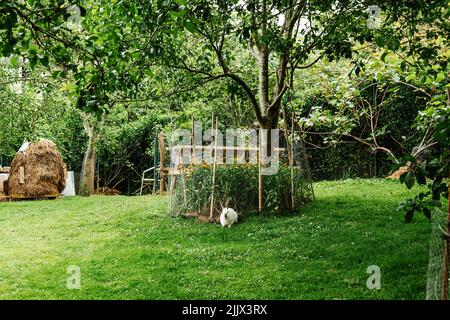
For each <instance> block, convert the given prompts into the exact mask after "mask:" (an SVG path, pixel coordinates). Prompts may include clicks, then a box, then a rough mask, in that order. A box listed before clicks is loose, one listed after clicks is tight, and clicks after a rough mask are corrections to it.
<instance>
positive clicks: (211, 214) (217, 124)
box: [209, 114, 219, 220]
mask: <svg viewBox="0 0 450 320" xmlns="http://www.w3.org/2000/svg"><path fill="white" fill-rule="evenodd" d="M213 116H214V114H213ZM213 128H214V125H213ZM218 131H219V120H218V119H216V134H215V135H214V151H213V152H214V158H213V176H212V186H211V207H210V209H209V219H210V220H212V219H213V213H214V192H215V189H216V155H217V135H218Z"/></svg>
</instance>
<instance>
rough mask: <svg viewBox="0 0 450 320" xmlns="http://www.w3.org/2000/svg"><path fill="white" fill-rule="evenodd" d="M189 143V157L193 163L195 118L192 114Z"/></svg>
mask: <svg viewBox="0 0 450 320" xmlns="http://www.w3.org/2000/svg"><path fill="white" fill-rule="evenodd" d="M191 145H192V150H191V159H190V163H191V164H193V163H195V152H194V151H195V118H194V116H192V127H191Z"/></svg>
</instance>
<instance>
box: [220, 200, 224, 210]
mask: <svg viewBox="0 0 450 320" xmlns="http://www.w3.org/2000/svg"><path fill="white" fill-rule="evenodd" d="M220 207H221V208H222V210H223V209H224V208H223V204H222V202H220Z"/></svg>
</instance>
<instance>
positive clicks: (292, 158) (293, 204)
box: [287, 115, 295, 210]
mask: <svg viewBox="0 0 450 320" xmlns="http://www.w3.org/2000/svg"><path fill="white" fill-rule="evenodd" d="M291 118H292V119H291V137H292V141H291V143H290V149H291V156H290V157H289V166H290V167H291V201H292V203H291V205H292V210H294V209H295V185H294V115H292V116H291ZM287 147H288V148H289V143H288V145H287Z"/></svg>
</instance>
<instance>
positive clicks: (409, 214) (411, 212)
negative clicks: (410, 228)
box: [405, 209, 414, 223]
mask: <svg viewBox="0 0 450 320" xmlns="http://www.w3.org/2000/svg"><path fill="white" fill-rule="evenodd" d="M413 217H414V209H411V210H408V212H406V214H405V222H406V223H410V222H412V219H413Z"/></svg>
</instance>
